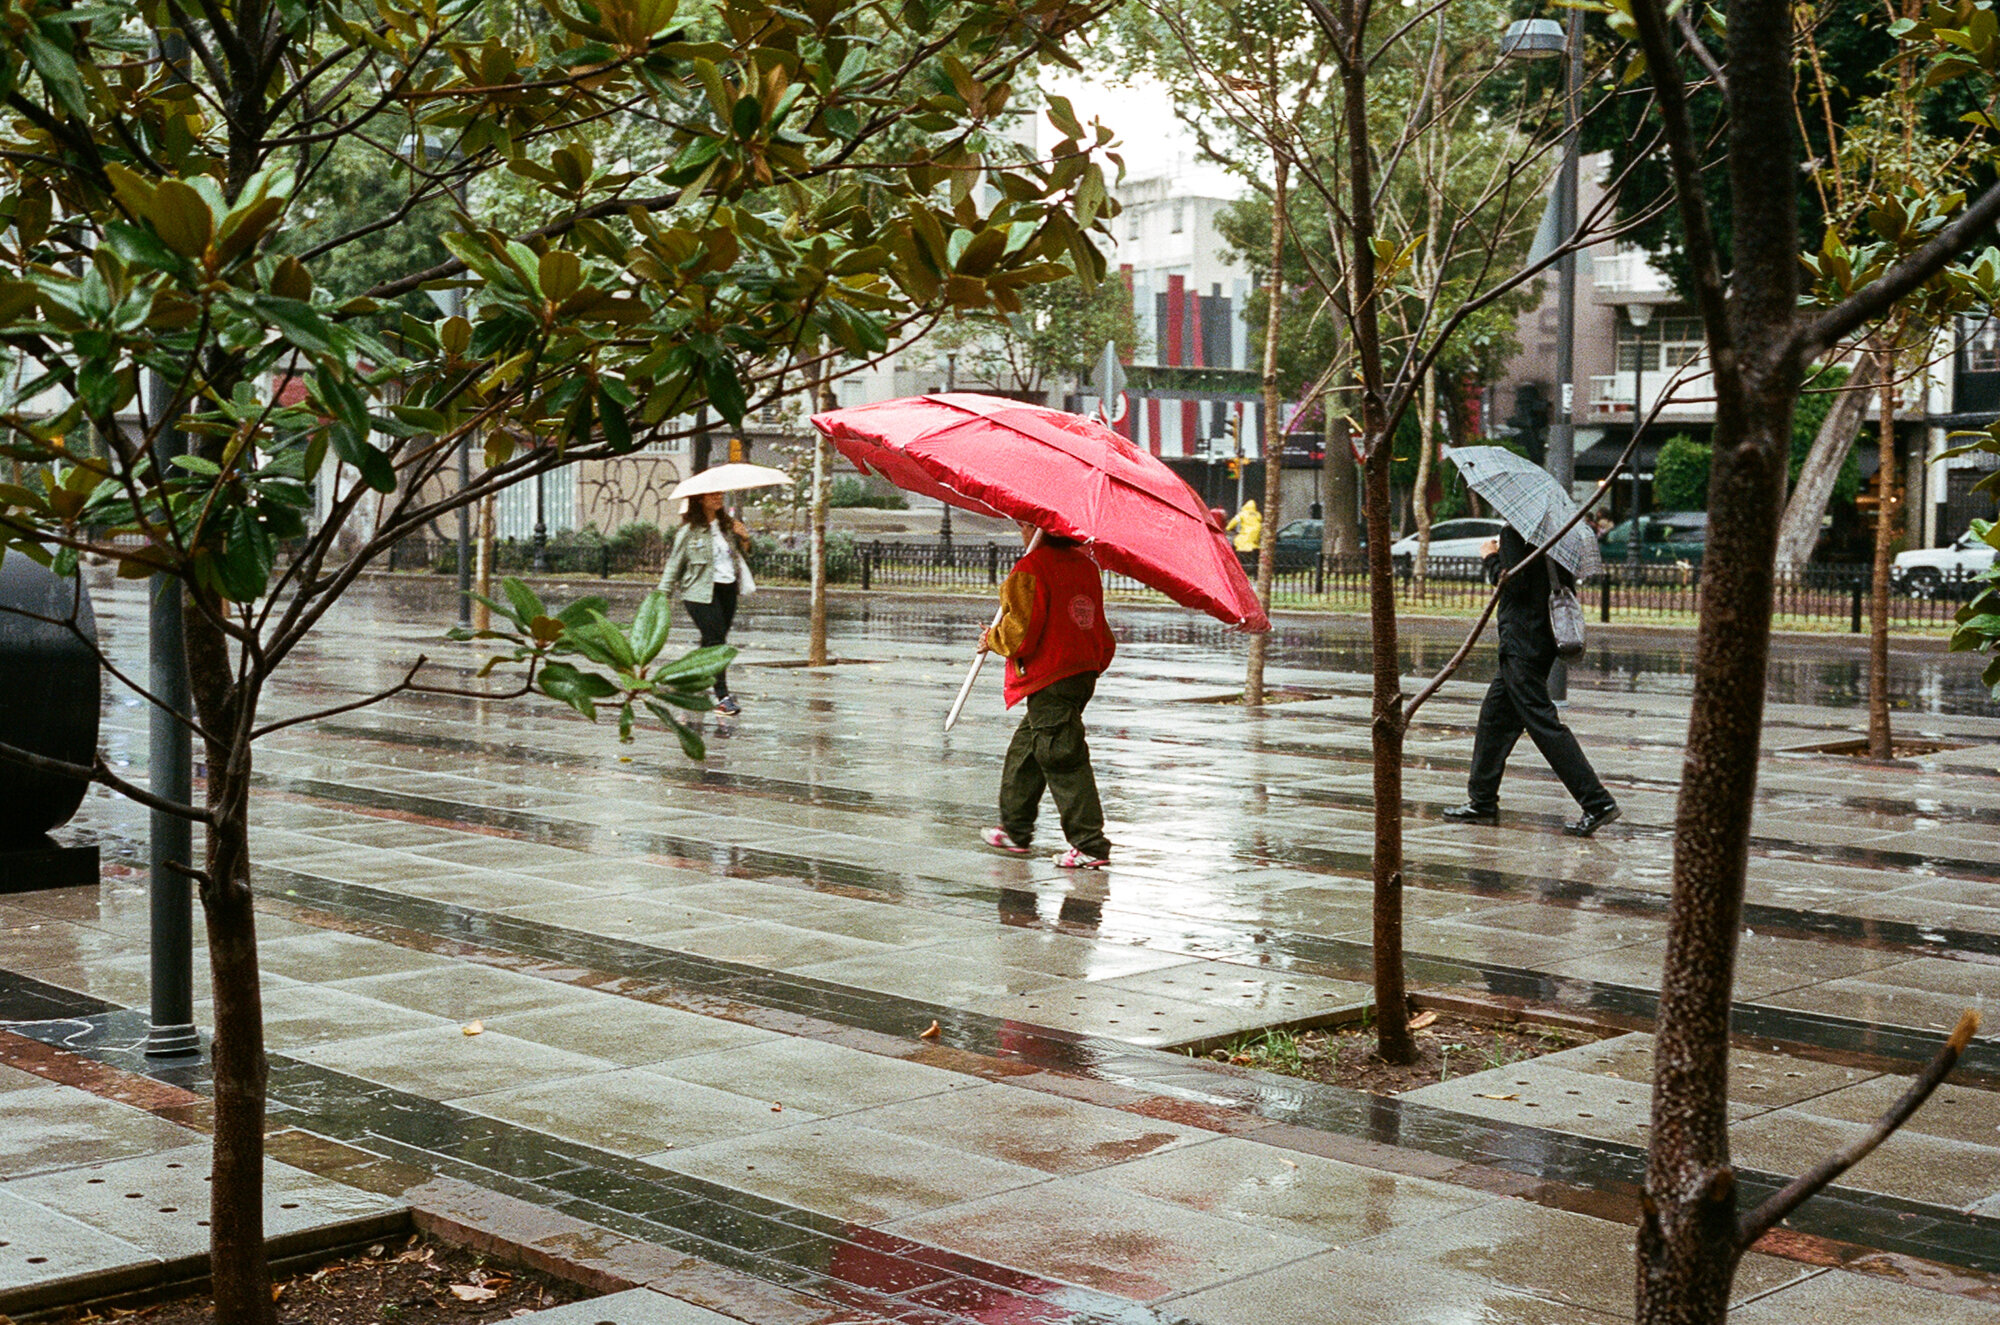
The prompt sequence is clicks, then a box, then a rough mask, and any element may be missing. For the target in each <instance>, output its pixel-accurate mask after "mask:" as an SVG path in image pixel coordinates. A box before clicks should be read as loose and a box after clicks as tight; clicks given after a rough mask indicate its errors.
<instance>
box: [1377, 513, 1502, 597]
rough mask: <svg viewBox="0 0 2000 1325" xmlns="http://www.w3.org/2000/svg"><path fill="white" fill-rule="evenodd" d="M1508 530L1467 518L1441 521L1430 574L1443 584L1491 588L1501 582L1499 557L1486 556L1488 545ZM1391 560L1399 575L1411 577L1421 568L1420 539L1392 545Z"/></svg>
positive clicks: (1434, 527) (1433, 529) (1498, 522)
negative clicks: (1483, 582) (1472, 582)
mask: <svg viewBox="0 0 2000 1325" xmlns="http://www.w3.org/2000/svg"><path fill="white" fill-rule="evenodd" d="M1504 528H1506V522H1505V521H1503V520H1490V519H1481V518H1474V517H1467V518H1464V519H1458V520H1440V521H1438V522H1437V523H1436V524H1434V525H1432V526H1431V556H1430V574H1431V576H1432V578H1434V579H1439V580H1476V579H1484V580H1486V581H1487V582H1488V583H1489V584H1490V583H1492V582H1493V580H1495V579H1496V578H1498V570H1499V561H1500V559H1499V557H1498V556H1497V555H1489V554H1488V553H1487V552H1486V544H1487V543H1488V542H1489V541H1490V540H1492V539H1495V538H1498V537H1500V531H1501V530H1502V529H1504ZM1389 556H1390V558H1391V559H1392V560H1393V561H1394V562H1395V565H1396V574H1398V575H1410V574H1412V573H1414V572H1415V570H1416V565H1417V536H1416V535H1415V534H1411V535H1409V536H1408V537H1407V538H1399V539H1397V540H1396V541H1395V542H1394V543H1391V544H1390V545H1389Z"/></svg>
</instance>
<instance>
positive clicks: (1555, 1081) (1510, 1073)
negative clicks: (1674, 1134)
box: [1403, 1059, 1755, 1146]
mask: <svg viewBox="0 0 2000 1325" xmlns="http://www.w3.org/2000/svg"><path fill="white" fill-rule="evenodd" d="M1403 1098H1404V1099H1408V1100H1411V1101H1413V1102H1415V1103H1418V1104H1428V1105H1431V1106H1433V1107H1436V1108H1440V1109H1450V1110H1452V1111H1453V1112H1455V1113H1464V1114H1470V1115H1472V1116H1473V1117H1476V1118H1493V1119H1497V1120H1499V1121H1501V1122H1508V1123H1520V1124H1523V1125H1525V1126H1529V1127H1549V1128H1554V1129H1556V1130H1557V1131H1562V1132H1571V1133H1574V1134H1575V1135H1578V1136H1595V1137H1601V1138H1603V1139H1605V1140H1607V1141H1619V1142H1623V1143H1624V1144H1626V1145H1636V1146H1643V1145H1645V1144H1646V1129H1647V1125H1648V1120H1649V1118H1650V1116H1651V1107H1652V1087H1651V1086H1650V1085H1649V1084H1648V1083H1645V1082H1630V1081H1622V1080H1613V1079H1610V1078H1607V1077H1602V1076H1593V1075H1591V1074H1588V1073H1584V1072H1573V1071H1570V1070H1568V1069H1566V1068H1562V1067H1550V1066H1546V1065H1545V1064H1544V1062H1543V1060H1540V1059H1535V1060H1532V1061H1529V1062H1522V1063H1513V1064H1510V1065H1508V1066H1506V1067H1501V1068H1494V1069H1490V1070H1488V1071H1484V1072H1475V1073H1472V1074H1470V1075H1467V1076H1462V1077H1453V1078H1452V1079H1451V1080H1450V1081H1446V1082H1442V1083H1440V1084H1438V1085H1434V1086H1424V1087H1422V1088H1421V1089H1418V1090H1412V1091H1406V1092H1405V1093H1404V1095H1403ZM1729 1112H1730V1116H1731V1118H1742V1117H1746V1116H1749V1115H1750V1114H1752V1113H1754V1112H1755V1110H1754V1109H1753V1108H1751V1106H1748V1105H1743V1104H1738V1103H1735V1102H1733V1101H1732V1102H1731V1104H1730V1106H1729Z"/></svg>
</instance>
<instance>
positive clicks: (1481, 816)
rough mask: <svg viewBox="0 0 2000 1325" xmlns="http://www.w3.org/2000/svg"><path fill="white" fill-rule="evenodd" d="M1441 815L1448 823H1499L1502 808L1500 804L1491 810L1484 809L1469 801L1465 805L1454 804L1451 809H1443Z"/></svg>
mask: <svg viewBox="0 0 2000 1325" xmlns="http://www.w3.org/2000/svg"><path fill="white" fill-rule="evenodd" d="M1439 817H1440V818H1442V819H1443V820H1444V821H1445V822H1446V823H1454V824H1497V823H1499V822H1500V810H1499V807H1498V806H1495V807H1494V808H1493V809H1490V810H1482V809H1480V808H1479V807H1478V806H1477V805H1473V804H1471V803H1470V802H1468V803H1466V804H1464V805H1454V806H1452V807H1451V808H1450V809H1449V810H1445V811H1442V812H1441V813H1440V815H1439Z"/></svg>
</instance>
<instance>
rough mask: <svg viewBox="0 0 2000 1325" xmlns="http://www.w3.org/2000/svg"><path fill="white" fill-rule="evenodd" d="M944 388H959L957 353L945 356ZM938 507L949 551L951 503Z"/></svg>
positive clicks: (942, 540)
mask: <svg viewBox="0 0 2000 1325" xmlns="http://www.w3.org/2000/svg"><path fill="white" fill-rule="evenodd" d="M944 389H945V390H946V391H956V390H958V356H957V355H956V354H947V355H945V356H944ZM938 509H939V510H940V511H941V512H942V514H940V515H939V516H938V541H939V542H940V543H943V544H944V545H945V548H946V550H947V551H949V550H950V548H951V503H950V502H948V501H947V502H940V503H938Z"/></svg>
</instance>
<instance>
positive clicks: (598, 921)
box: [505, 888, 743, 939]
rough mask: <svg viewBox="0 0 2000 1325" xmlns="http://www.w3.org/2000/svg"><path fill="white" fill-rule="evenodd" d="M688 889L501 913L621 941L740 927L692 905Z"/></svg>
mask: <svg viewBox="0 0 2000 1325" xmlns="http://www.w3.org/2000/svg"><path fill="white" fill-rule="evenodd" d="M692 892H693V890H692V889H686V888H676V889H665V890H659V891H655V892H628V893H620V894H617V895H615V896H608V897H599V898H596V899H594V900H592V901H591V903H590V904H589V905H588V906H579V905H577V904H576V903H574V902H543V903H540V904H537V905H534V906H518V907H510V908H505V913H506V914H507V915H512V916H519V917H521V919H523V920H535V921H540V922H542V923H544V924H550V925H560V926H562V927H563V928H565V929H575V930H581V931H582V932H584V933H586V934H606V935H609V936H611V937H612V938H621V939H654V938H658V937H661V936H665V935H671V934H682V933H686V932H688V931H690V930H696V929H709V928H715V927H719V926H722V925H738V924H741V923H743V917H741V916H739V915H732V914H731V913H730V912H727V911H715V910H711V909H710V908H708V907H705V906H699V905H696V904H695V898H694V897H693V896H690V895H689V894H691V893H692Z"/></svg>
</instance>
